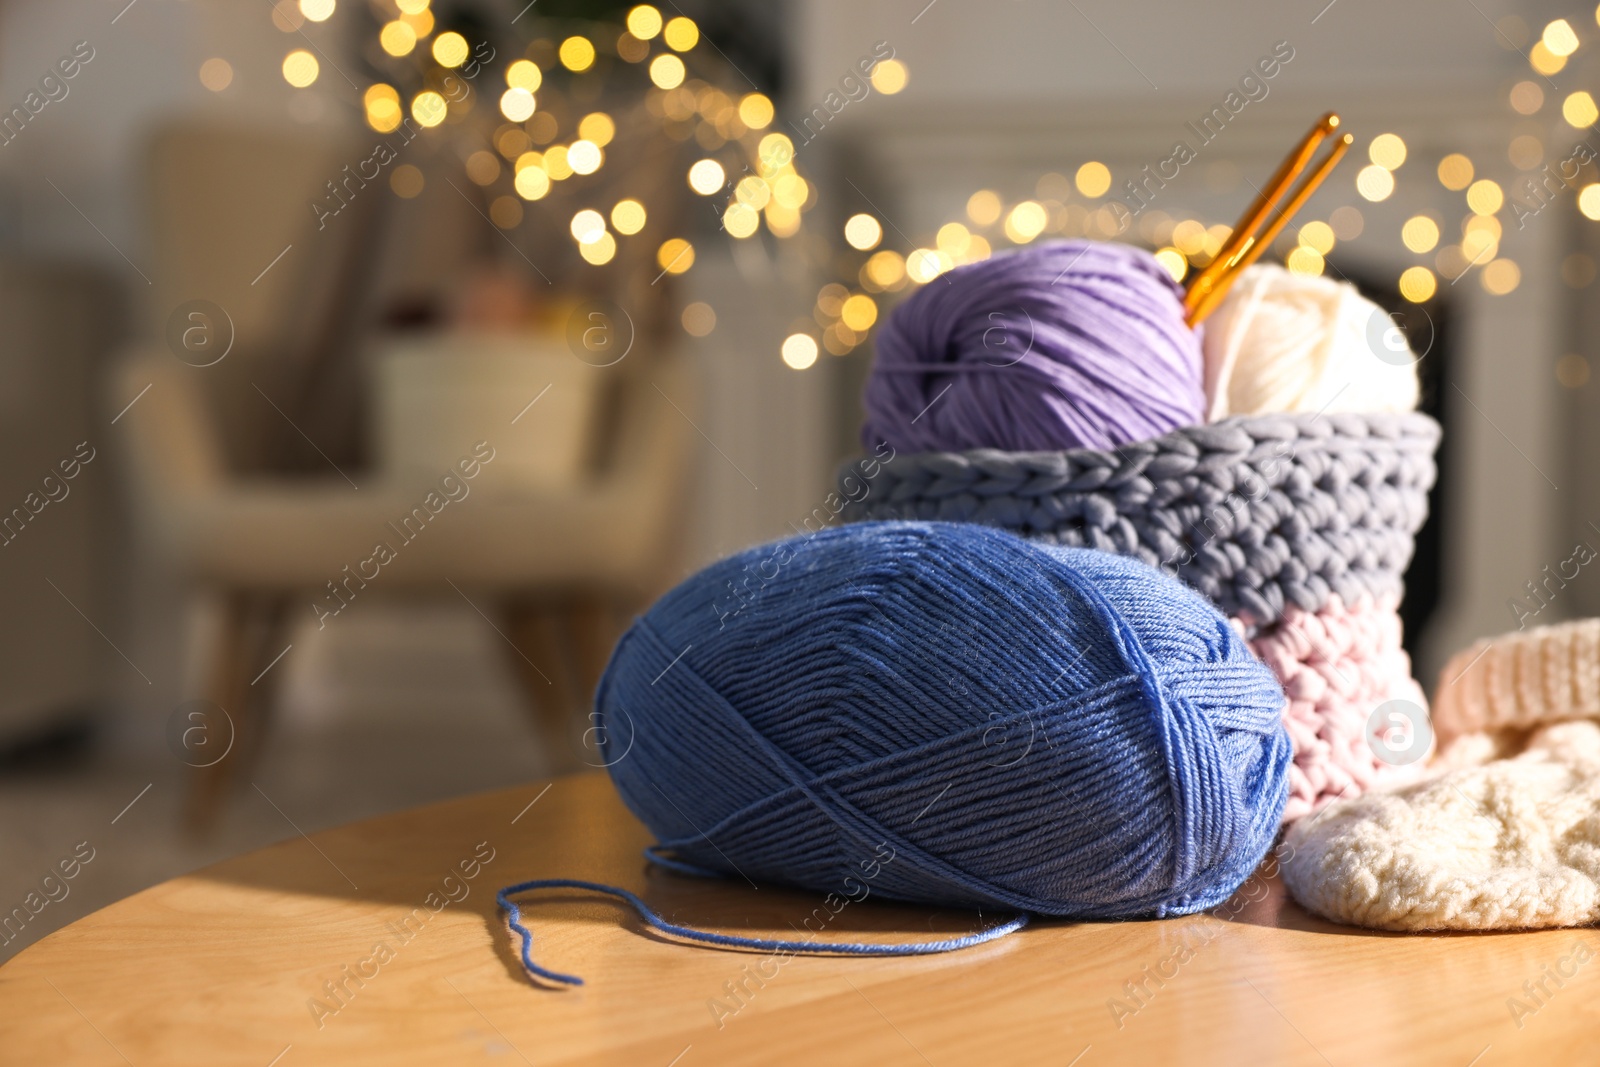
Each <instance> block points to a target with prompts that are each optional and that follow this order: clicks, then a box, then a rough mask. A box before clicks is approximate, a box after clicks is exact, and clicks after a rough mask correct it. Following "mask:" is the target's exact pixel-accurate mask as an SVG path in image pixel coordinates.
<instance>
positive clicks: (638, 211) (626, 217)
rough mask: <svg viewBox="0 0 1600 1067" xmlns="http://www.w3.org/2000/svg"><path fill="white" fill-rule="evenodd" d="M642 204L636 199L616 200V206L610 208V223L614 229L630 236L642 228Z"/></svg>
mask: <svg viewBox="0 0 1600 1067" xmlns="http://www.w3.org/2000/svg"><path fill="white" fill-rule="evenodd" d="M647 217H648V216H647V215H646V213H645V209H644V205H643V204H641V203H639V201H637V200H632V199H629V200H618V201H617V206H616V207H614V208H612V209H611V225H612V226H613V227H615V228H616V231H617V232H618V233H620V234H623V235H625V236H631V235H633V234H636V233H638V232H639V231H640V230H642V229H644V224H645V220H646V218H647Z"/></svg>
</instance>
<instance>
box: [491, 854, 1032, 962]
mask: <svg viewBox="0 0 1600 1067" xmlns="http://www.w3.org/2000/svg"><path fill="white" fill-rule="evenodd" d="M536 889H582V890H585V891H587V892H591V893H603V894H605V895H606V896H609V897H614V898H615V899H617V900H620V901H622V902H623V903H624V904H627V905H629V906H630V907H632V908H633V910H634V911H636V912H638V914H639V918H641V919H642V920H644V923H645V925H646V926H649V927H650V928H651V929H654V930H659V931H661V932H662V933H664V934H668V935H670V936H672V937H677V938H682V939H684V940H686V941H694V942H698V943H699V944H702V945H714V946H716V947H718V948H738V949H750V950H759V951H763V952H772V953H785V954H789V955H806V956H926V955H929V954H932V953H939V952H954V951H956V950H957V949H963V948H971V947H973V946H974V945H981V944H984V943H985V942H988V941H993V940H995V939H996V938H1000V937H1004V936H1006V935H1007V934H1010V933H1015V932H1016V931H1018V930H1020V929H1022V928H1023V927H1024V926H1026V925H1028V916H1027V915H1017V916H1015V917H1013V918H1011V919H1009V920H1007V921H1006V922H1003V923H1000V924H998V925H996V926H991V927H988V928H987V929H984V930H980V931H978V932H977V933H972V934H964V935H962V936H960V937H947V938H942V939H940V940H937V941H916V942H910V943H905V944H871V943H868V942H856V941H843V942H823V943H819V942H816V941H792V940H780V939H778V938H768V937H742V936H739V935H735V934H719V933H716V932H714V931H710V930H697V929H695V928H694V927H692V926H681V925H679V924H677V923H673V922H668V921H667V920H666V919H664V918H662V917H661V915H660V914H659V913H658V912H656V911H654V910H653V909H652V908H651V907H650V905H648V904H646V903H645V902H644V901H643V900H640V899H639V897H638V896H636V895H635V894H633V893H630V892H628V891H627V890H626V889H623V888H621V887H619V886H614V885H606V884H604V883H603V882H585V881H582V880H580V879H576V878H537V879H534V880H533V881H531V882H518V883H517V884H516V885H508V886H506V887H505V888H504V889H502V890H500V891H499V892H498V893H496V894H495V900H496V901H498V902H499V904H500V907H502V908H504V909H505V913H506V923H507V925H509V926H510V927H511V929H512V931H513V932H514V933H515V934H516V935H517V937H518V938H519V939H520V941H521V944H520V946H519V949H518V955H519V956H520V958H521V960H522V966H523V968H524V969H525V970H526V971H527V972H528V974H529V975H530V976H531V977H533V978H538V979H543V980H544V981H546V982H550V983H552V984H554V985H561V986H580V985H583V984H584V981H583V979H582V978H579V977H578V976H577V975H575V974H563V973H561V972H560V971H552V970H550V969H548V968H546V967H541V966H539V965H538V964H537V963H535V962H533V931H532V930H530V929H528V927H527V926H526V924H524V923H523V921H522V909H521V907H520V906H518V904H517V902H516V901H514V900H512V899H511V898H512V897H513V896H517V895H519V894H522V893H529V892H532V891H534V890H536Z"/></svg>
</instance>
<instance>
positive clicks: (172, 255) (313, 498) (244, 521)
mask: <svg viewBox="0 0 1600 1067" xmlns="http://www.w3.org/2000/svg"><path fill="white" fill-rule="evenodd" d="M348 158H358V156H356V154H355V152H354V151H351V150H348V149H347V148H345V146H341V145H338V144H331V143H330V144H325V143H320V142H316V141H311V140H308V139H307V138H306V137H305V136H304V135H303V134H301V133H299V132H294V133H292V134H291V135H284V134H268V133H263V132H261V131H242V130H239V129H238V128H236V127H230V128H227V129H220V128H218V129H212V128H205V127H174V128H170V129H168V130H165V131H163V132H162V133H161V134H160V135H159V136H158V137H157V138H156V139H155V142H154V144H153V147H152V152H151V157H150V159H151V190H152V192H153V193H154V197H153V200H154V202H153V203H152V205H151V218H152V221H153V223H154V226H155V239H156V244H157V246H158V254H157V257H156V271H155V279H154V284H153V285H152V287H151V290H150V296H151V300H150V306H149V307H148V309H147V310H148V312H149V314H148V326H149V327H154V328H156V329H159V328H160V327H161V326H162V325H163V324H164V320H165V319H166V318H167V317H168V315H169V314H170V313H171V311H172V309H173V308H176V307H179V306H180V305H183V304H185V303H186V302H188V301H193V300H196V299H205V300H208V301H211V302H212V303H213V304H214V305H216V306H217V307H219V308H221V309H223V311H224V314H225V316H226V318H227V320H228V321H229V322H231V330H227V331H226V333H228V334H231V340H232V350H231V351H230V352H229V354H228V355H227V357H226V358H224V359H222V360H220V361H219V362H217V363H215V364H212V365H206V366H199V365H195V364H197V363H203V362H205V360H203V359H189V358H187V357H186V358H185V359H180V358H178V356H177V355H176V354H175V350H174V348H173V347H172V345H171V344H170V343H161V342H146V343H142V344H139V345H135V346H133V347H132V348H130V349H129V350H128V351H127V352H125V353H124V355H123V357H122V358H121V359H120V360H119V361H118V363H117V365H116V368H115V371H114V373H113V374H112V376H111V381H110V382H109V396H108V405H109V406H111V409H112V410H113V411H114V410H117V409H119V408H121V407H123V405H125V404H127V403H128V401H129V398H132V397H135V396H138V397H139V398H140V399H139V400H138V401H137V402H136V403H134V404H133V406H131V407H129V408H128V409H127V410H126V412H125V413H124V414H123V415H122V416H121V417H120V418H119V420H118V422H117V424H116V426H115V429H116V430H117V431H119V432H120V437H121V440H120V441H118V442H116V444H117V445H118V447H117V450H116V451H117V453H118V454H119V455H120V456H121V457H122V459H123V472H124V474H125V477H126V483H127V489H128V490H129V493H128V495H129V496H130V497H131V500H132V506H133V509H134V520H135V522H136V524H137V526H138V528H139V529H140V530H141V531H142V533H143V535H144V536H143V538H142V539H143V541H144V542H145V543H146V544H148V545H149V546H150V547H151V550H152V551H154V552H156V553H159V554H160V555H161V556H162V557H163V562H164V564H165V565H166V566H168V567H169V568H171V569H172V570H173V571H174V572H175V573H177V574H179V575H180V576H181V578H180V580H181V581H183V582H184V583H185V584H186V586H188V587H189V588H191V589H192V590H193V591H194V592H196V593H197V594H210V595H212V596H214V597H215V598H216V602H217V603H218V605H219V607H220V609H221V610H220V612H219V613H218V614H217V617H218V619H219V620H220V621H219V623H218V624H217V626H216V627H215V632H214V633H212V634H210V635H209V636H210V638H211V641H210V642H209V643H210V645H211V646H212V647H211V651H210V653H209V657H208V658H209V669H208V670H207V672H206V674H207V676H208V678H209V681H208V683H207V690H208V692H207V693H206V694H205V695H206V696H207V697H208V698H209V699H211V700H213V701H215V702H216V703H217V704H219V705H221V706H222V707H223V708H224V709H225V710H226V711H227V713H228V715H229V716H230V718H231V719H232V720H233V723H234V728H235V731H236V741H235V751H234V752H233V753H232V754H230V755H229V756H228V757H227V758H226V759H224V760H222V761H221V762H219V763H217V764H215V765H214V766H212V767H210V768H207V769H205V770H204V771H202V772H201V775H200V777H199V778H198V779H197V783H196V791H195V794H194V797H193V802H192V805H191V816H192V820H193V821H194V822H195V823H196V824H200V825H203V824H204V823H205V821H206V820H207V819H208V817H209V816H210V815H211V814H212V813H214V811H215V810H216V808H217V806H218V804H219V802H220V797H221V795H222V790H223V787H224V786H225V784H226V782H227V780H228V778H229V776H230V775H231V774H232V773H234V768H236V767H237V766H239V765H240V764H241V763H244V762H247V761H248V760H249V759H251V758H252V754H253V753H254V752H255V751H256V750H258V748H259V744H260V740H261V737H262V732H263V730H264V728H265V726H266V724H267V722H268V718H269V712H270V703H271V696H270V689H269V688H268V686H270V683H271V681H272V679H273V678H274V676H275V675H281V673H282V671H281V670H279V671H274V672H269V673H268V674H267V675H266V676H265V678H264V679H263V680H264V681H265V682H266V684H265V685H262V684H254V685H253V684H252V681H253V679H256V678H257V677H258V675H259V672H261V671H262V670H263V668H265V667H267V666H268V664H269V661H271V659H272V657H273V656H274V655H276V654H277V653H278V652H279V650H281V649H282V648H283V647H284V645H285V644H287V643H288V641H289V638H288V637H287V636H286V634H287V631H288V628H289V626H290V625H291V624H293V623H294V622H295V621H296V620H299V621H300V622H304V621H307V620H310V619H312V618H313V617H315V618H316V619H318V620H319V624H320V625H321V626H329V625H336V623H333V622H331V621H330V619H329V615H330V614H337V610H332V609H339V610H342V605H343V604H344V603H345V602H346V601H349V602H352V603H353V601H354V600H357V599H360V598H361V597H363V596H372V595H375V594H376V593H385V594H387V593H394V592H401V591H406V592H415V591H422V592H432V593H438V594H440V595H443V596H447V597H457V596H458V595H459V596H461V597H465V598H467V599H468V600H469V602H470V603H472V604H473V606H474V607H476V608H477V609H478V610H479V611H480V612H481V613H482V614H484V616H485V617H486V618H487V619H489V621H490V622H491V624H492V625H494V626H495V628H496V629H497V630H498V631H499V632H500V633H501V635H502V636H503V637H505V638H506V640H507V642H508V644H509V645H510V646H511V648H510V649H509V650H508V651H509V652H510V655H511V662H512V663H513V665H514V667H515V668H516V669H517V671H518V673H519V676H520V677H521V679H522V681H524V682H525V683H526V690H527V692H528V695H529V697H530V703H531V705H532V709H533V722H534V724H535V726H536V728H537V729H538V731H539V733H540V734H541V737H542V739H543V741H544V742H545V745H546V748H547V750H548V751H549V752H550V754H551V759H552V762H553V763H554V764H555V765H556V766H557V767H562V768H564V767H570V766H572V765H573V764H575V763H576V762H577V760H578V752H579V749H578V747H577V738H578V737H579V736H580V735H581V729H582V726H583V724H584V723H583V719H582V717H581V715H580V714H579V712H580V709H582V708H583V706H584V705H585V703H586V702H587V699H588V697H589V695H590V694H591V693H592V689H593V686H594V684H595V682H596V680H597V678H598V675H599V672H600V670H601V669H602V667H603V665H604V661H605V657H606V656H607V655H608V653H609V649H610V646H611V644H612V643H613V641H614V639H615V636H616V634H617V633H618V632H620V628H621V624H622V622H623V620H624V618H625V613H626V612H630V611H632V610H634V609H636V608H637V607H639V606H640V605H641V604H642V603H643V602H645V601H647V600H648V598H649V597H650V596H652V595H653V594H654V593H655V592H657V591H659V589H660V588H661V587H663V586H664V585H665V584H666V583H667V582H668V580H669V577H670V573H671V570H672V568H673V565H674V562H675V560H676V557H677V551H678V549H679V548H680V543H679V531H678V527H679V525H680V524H679V522H678V519H679V517H680V516H681V515H682V514H683V513H684V511H685V510H686V509H685V508H684V506H683V499H684V494H685V492H686V489H687V475H688V471H689V468H690V464H691V462H692V459H693V456H694V453H695V446H696V442H695V441H694V436H695V432H694V429H693V426H692V424H691V423H690V421H689V420H690V419H691V418H693V417H694V415H693V413H694V411H695V406H694V397H695V390H694V388H693V382H692V381H691V380H689V377H688V375H687V373H686V368H685V367H684V366H683V365H682V364H681V361H674V360H669V359H665V358H658V359H656V360H654V361H653V362H651V363H649V364H648V365H646V361H645V359H644V358H643V354H642V353H641V354H640V355H639V356H636V357H635V358H634V360H632V361H631V363H630V361H626V360H625V361H623V363H621V364H619V365H618V366H616V367H612V368H607V369H598V368H596V369H594V371H593V372H594V373H595V374H602V375H609V376H611V378H612V379H614V383H615V384H614V387H613V388H612V390H611V396H610V402H609V403H608V404H607V405H606V407H605V411H606V414H605V416H604V417H603V418H602V420H601V425H600V426H599V428H598V434H597V436H598V437H599V439H601V440H602V441H603V442H604V444H605V447H604V448H603V449H601V450H600V452H601V454H600V455H598V456H597V457H596V459H595V462H594V463H593V465H592V466H593V469H592V470H591V471H590V472H589V474H588V476H587V477H586V478H585V479H584V480H583V481H582V482H581V483H580V484H578V485H576V486H574V487H572V488H571V489H548V490H539V489H532V488H527V487H521V486H516V485H511V484H506V483H505V480H504V479H497V478H496V475H497V473H498V472H497V471H496V469H495V467H494V465H493V463H492V462H490V463H487V464H482V465H481V467H480V468H479V469H478V470H476V471H475V474H476V477H475V478H468V477H467V476H466V475H463V474H461V473H459V472H458V473H457V474H456V482H457V483H459V484H460V485H463V486H465V487H467V488H466V489H465V490H463V494H464V495H463V496H462V497H461V498H460V500H459V502H456V501H455V500H454V499H453V498H452V502H451V503H450V504H449V508H450V510H451V512H452V513H451V514H444V513H443V512H440V513H439V514H438V515H437V519H438V520H440V521H433V522H427V523H425V528H423V525H424V524H421V523H413V524H412V527H415V528H416V529H420V532H416V533H415V534H414V538H412V539H405V538H406V537H407V536H408V535H410V534H412V532H413V529H412V527H405V526H404V523H403V520H404V519H405V518H406V517H407V516H410V515H412V514H413V513H414V511H415V509H416V508H417V507H418V505H419V504H420V503H421V502H422V500H423V499H424V494H425V493H427V492H429V491H430V490H436V489H437V488H438V487H437V485H430V484H427V483H416V482H408V481H404V480H401V479H383V478H380V477H377V476H375V475H374V474H372V473H371V472H370V471H366V470H346V469H343V468H341V467H338V466H337V465H336V464H335V463H334V461H333V460H331V459H329V460H328V461H327V464H326V465H325V466H323V472H322V473H315V472H313V473H307V474H295V473H292V472H290V473H286V472H284V471H282V470H274V469H272V466H271V464H270V463H267V462H265V461H263V459H262V457H263V456H265V455H267V454H268V453H269V451H270V450H268V449H266V448H265V447H264V446H262V445H261V444H260V441H259V438H260V437H262V436H264V435H262V434H257V433H255V432H254V431H257V430H259V429H260V427H261V426H262V424H263V423H264V424H265V425H266V426H269V427H272V428H275V429H277V430H280V431H284V432H288V431H289V430H290V428H291V426H292V431H293V433H294V434H297V435H299V436H301V437H304V438H305V440H307V441H312V436H311V434H310V433H307V431H306V430H303V429H301V427H300V426H299V425H294V423H295V420H294V419H292V418H291V417H290V414H289V413H288V412H287V411H286V410H285V407H286V406H287V404H286V403H285V402H283V401H282V400H281V398H283V397H287V396H291V395H293V394H294V393H295V391H296V374H297V373H298V374H300V376H301V379H302V380H303V376H304V374H305V373H306V370H305V366H304V360H303V359H300V360H299V361H298V363H297V359H296V357H297V356H300V355H303V353H304V351H305V350H306V349H307V348H312V347H315V346H316V345H317V344H319V343H327V338H329V337H333V338H336V339H341V340H340V341H339V343H343V344H355V343H357V342H356V341H355V340H352V339H351V337H350V336H349V331H348V330H344V331H341V330H339V329H335V328H331V327H329V326H328V324H327V322H326V321H325V320H326V317H327V316H329V315H333V316H335V317H337V315H338V314H339V313H340V311H341V308H340V306H339V303H338V301H339V300H344V301H346V302H349V301H351V300H352V299H353V297H351V296H350V294H349V292H348V288H347V287H346V288H345V290H344V292H343V294H342V295H341V294H340V289H341V286H340V285H339V284H338V283H331V284H330V283H329V282H328V281H327V278H328V276H329V274H330V272H331V273H332V274H334V275H336V276H337V275H338V274H339V273H340V272H339V267H340V266H341V264H342V266H343V268H344V274H346V275H348V273H349V271H350V269H351V268H352V265H353V266H354V268H355V269H357V270H359V269H364V268H363V267H362V263H361V260H360V257H361V255H362V254H363V251H364V250H363V249H362V248H361V247H359V246H360V244H361V242H364V241H366V242H371V241H376V240H378V238H377V236H376V235H375V230H374V228H373V227H372V226H370V225H364V224H363V223H362V220H361V219H360V218H350V219H348V220H345V219H336V220H333V222H346V221H348V222H349V223H350V224H349V225H347V226H344V227H343V228H342V230H341V228H340V227H338V226H335V225H332V224H331V223H330V224H329V225H327V226H326V227H325V228H324V229H322V230H318V229H316V228H314V227H313V225H312V224H313V223H314V222H316V221H317V219H316V217H315V215H314V213H313V212H312V211H309V210H308V209H307V204H308V203H309V202H311V201H312V200H314V199H316V198H317V197H318V194H319V192H320V191H321V186H322V184H323V179H324V178H326V177H337V176H338V175H339V173H340V167H341V166H342V165H343V164H342V160H343V159H348ZM388 195H389V193H388V191H387V189H382V188H377V189H371V190H365V191H364V192H363V193H362V194H361V195H360V196H358V197H357V198H356V199H355V200H354V201H352V206H356V205H360V204H361V203H362V199H361V198H362V197H365V198H366V199H367V200H368V201H369V202H371V201H377V200H378V199H379V198H380V197H387V196H388ZM323 221H326V220H323ZM484 225H487V223H484ZM285 245H289V246H290V249H289V250H288V251H286V252H285V253H284V254H283V255H281V256H280V260H281V262H279V261H274V265H273V266H271V267H269V268H268V269H267V270H266V271H263V272H262V273H261V274H260V275H256V271H259V270H260V269H261V266H262V265H263V264H265V263H266V262H267V261H268V260H270V259H271V257H272V255H273V254H274V253H275V252H276V250H277V249H279V248H283V247H284V246H285ZM302 248H304V254H303V255H301V256H298V257H297V256H295V255H294V253H295V251H299V250H300V249H302ZM366 251H367V252H368V253H369V254H370V250H366ZM351 257H356V258H355V259H354V260H352V259H351ZM253 275H254V276H255V281H253V282H252V281H251V277H252V276H253ZM330 289H331V290H332V297H333V300H332V302H331V303H330ZM319 316H321V321H319ZM208 326H209V327H215V328H218V329H221V328H222V324H221V323H210V324H208ZM146 332H147V333H149V332H155V330H154V329H147V331H146ZM167 332H168V333H169V336H170V333H171V331H170V330H168V331H167ZM228 339H230V338H229V337H227V336H223V335H219V337H218V340H219V341H220V340H228ZM348 362H354V360H353V359H351V360H349V361H348ZM275 398H280V399H275ZM668 398H670V402H669V399H668ZM510 399H514V398H508V401H509V400H510ZM558 399H559V398H558V397H556V396H552V397H550V398H549V399H547V400H546V403H550V402H556V401H558ZM515 406H516V405H513V407H512V409H511V410H508V412H506V413H505V414H504V415H503V414H502V413H501V412H498V411H495V412H485V414H484V420H483V430H482V433H481V435H479V436H480V437H481V439H482V440H485V441H487V442H488V447H489V449H493V448H494V442H495V440H496V437H497V434H505V435H509V434H511V433H513V432H514V430H513V427H512V426H511V425H510V424H509V423H510V419H509V416H510V415H511V414H515V411H514V407H515ZM274 408H276V409H277V410H276V411H274ZM535 410H537V409H535ZM286 424H288V425H286ZM312 433H315V431H314V430H313V431H312ZM253 437H254V438H257V439H253ZM472 445H473V442H470V441H463V442H461V450H462V453H463V455H464V456H465V455H468V452H469V449H470V448H471V447H472ZM313 447H314V448H317V451H318V452H319V453H320V452H321V451H322V450H321V448H320V447H319V446H318V445H316V444H315V443H313ZM480 458H481V457H480ZM330 468H331V469H330ZM439 473H440V474H441V475H443V474H444V473H446V471H444V470H441V471H440V472H439ZM358 485H359V488H357V486H358ZM424 514H426V512H424ZM378 544H387V545H388V546H389V547H390V550H391V551H390V553H389V555H390V557H391V558H389V559H386V560H383V561H381V562H382V565H381V573H380V575H379V576H378V577H374V576H373V574H374V572H373V571H372V570H370V569H367V568H368V567H370V566H371V565H372V564H371V560H372V559H373V558H374V553H375V546H376V545H378ZM369 583H370V584H371V585H372V586H373V590H374V592H372V593H369V592H366V589H367V586H368V584H369ZM297 613H303V614H297ZM193 695H194V694H183V697H184V698H187V697H190V696H193ZM175 702H176V701H175Z"/></svg>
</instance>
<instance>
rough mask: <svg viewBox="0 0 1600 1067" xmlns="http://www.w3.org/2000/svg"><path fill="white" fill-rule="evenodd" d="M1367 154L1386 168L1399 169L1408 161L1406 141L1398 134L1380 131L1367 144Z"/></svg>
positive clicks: (1374, 161)
mask: <svg viewBox="0 0 1600 1067" xmlns="http://www.w3.org/2000/svg"><path fill="white" fill-rule="evenodd" d="M1367 155H1368V157H1370V158H1371V160H1372V162H1373V163H1375V164H1377V165H1378V166H1380V167H1382V168H1383V169H1384V170H1399V169H1400V166H1401V164H1403V163H1405V161H1406V143H1405V142H1404V141H1402V140H1401V139H1400V137H1399V135H1398V134H1393V133H1380V134H1378V136H1376V137H1374V138H1373V139H1372V143H1371V144H1370V145H1368V146H1367Z"/></svg>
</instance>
